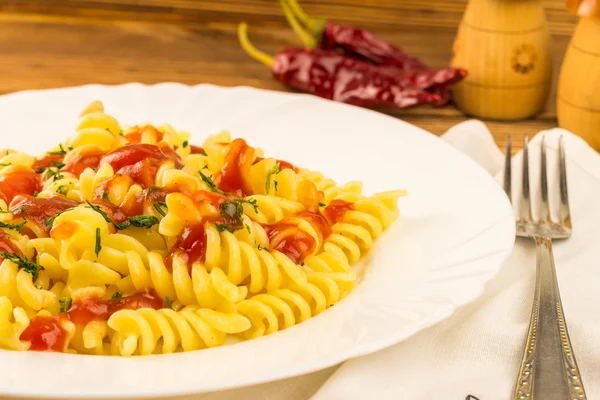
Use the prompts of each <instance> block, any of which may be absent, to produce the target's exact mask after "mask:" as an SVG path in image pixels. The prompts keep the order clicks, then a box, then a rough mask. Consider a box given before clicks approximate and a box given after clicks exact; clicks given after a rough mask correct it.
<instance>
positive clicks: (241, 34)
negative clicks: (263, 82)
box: [238, 22, 273, 68]
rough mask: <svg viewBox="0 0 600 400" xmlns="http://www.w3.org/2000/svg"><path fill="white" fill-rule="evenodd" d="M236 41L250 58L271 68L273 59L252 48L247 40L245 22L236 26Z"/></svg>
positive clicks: (246, 25)
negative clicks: (237, 40)
mask: <svg viewBox="0 0 600 400" xmlns="http://www.w3.org/2000/svg"><path fill="white" fill-rule="evenodd" d="M238 39H239V41H240V44H241V45H242V49H244V51H245V52H246V54H248V55H249V56H250V57H252V58H254V59H255V60H257V61H260V62H261V63H263V64H265V65H266V66H267V67H269V68H271V67H272V66H273V57H271V56H270V55H268V54H267V53H264V52H262V51H260V50H259V49H257V48H256V47H254V45H253V44H252V43H250V40H249V39H248V24H246V23H245V22H242V23H240V25H239V26H238Z"/></svg>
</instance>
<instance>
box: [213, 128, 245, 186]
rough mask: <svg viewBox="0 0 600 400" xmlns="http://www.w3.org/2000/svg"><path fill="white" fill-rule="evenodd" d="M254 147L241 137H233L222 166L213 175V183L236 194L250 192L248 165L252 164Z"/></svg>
mask: <svg viewBox="0 0 600 400" xmlns="http://www.w3.org/2000/svg"><path fill="white" fill-rule="evenodd" d="M253 157H254V149H253V148H252V147H250V146H248V145H247V144H246V141H245V140H243V139H235V140H234V141H233V142H231V144H230V145H229V150H228V151H227V154H226V155H225V163H224V164H223V168H221V170H220V171H219V172H217V174H216V175H215V179H214V181H215V184H216V185H217V187H218V188H219V189H221V190H222V191H224V192H229V193H235V194H237V195H238V196H241V197H243V196H246V195H250V194H252V189H251V187H250V167H251V166H252V162H253Z"/></svg>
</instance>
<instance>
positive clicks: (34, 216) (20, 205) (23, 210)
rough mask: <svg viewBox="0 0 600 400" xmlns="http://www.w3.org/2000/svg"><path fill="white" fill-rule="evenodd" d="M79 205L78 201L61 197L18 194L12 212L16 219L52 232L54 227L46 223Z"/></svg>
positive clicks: (11, 207)
mask: <svg viewBox="0 0 600 400" xmlns="http://www.w3.org/2000/svg"><path fill="white" fill-rule="evenodd" d="M78 204H79V203H77V202H76V201H74V200H70V199H67V198H66V197H64V196H61V195H56V196H54V197H51V198H48V199H45V198H40V197H33V196H30V195H26V194H18V195H16V196H15V197H14V198H13V200H12V201H11V202H10V211H11V212H12V214H13V215H14V216H15V217H19V216H20V217H23V218H25V219H26V220H28V221H32V222H34V223H35V224H36V225H38V226H39V227H40V228H41V229H43V230H44V231H46V232H50V229H51V228H52V226H50V225H47V224H46V221H47V220H49V219H50V218H52V217H54V216H56V215H57V214H59V213H61V212H63V211H65V210H68V209H69V208H73V207H75V206H77V205H78Z"/></svg>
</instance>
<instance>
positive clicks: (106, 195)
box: [100, 192, 108, 200]
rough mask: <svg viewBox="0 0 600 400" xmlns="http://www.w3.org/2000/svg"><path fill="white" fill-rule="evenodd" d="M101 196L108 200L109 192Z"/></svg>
mask: <svg viewBox="0 0 600 400" xmlns="http://www.w3.org/2000/svg"><path fill="white" fill-rule="evenodd" d="M100 197H101V198H102V200H108V193H106V192H104V193H102V196H100Z"/></svg>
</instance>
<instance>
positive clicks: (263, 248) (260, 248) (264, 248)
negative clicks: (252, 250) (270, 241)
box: [258, 244, 269, 251]
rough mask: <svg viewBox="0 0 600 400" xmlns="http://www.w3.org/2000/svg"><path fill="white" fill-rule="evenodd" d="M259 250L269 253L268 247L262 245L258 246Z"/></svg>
mask: <svg viewBox="0 0 600 400" xmlns="http://www.w3.org/2000/svg"><path fill="white" fill-rule="evenodd" d="M258 250H264V251H269V249H267V248H266V247H262V246H261V245H260V244H259V245H258Z"/></svg>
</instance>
